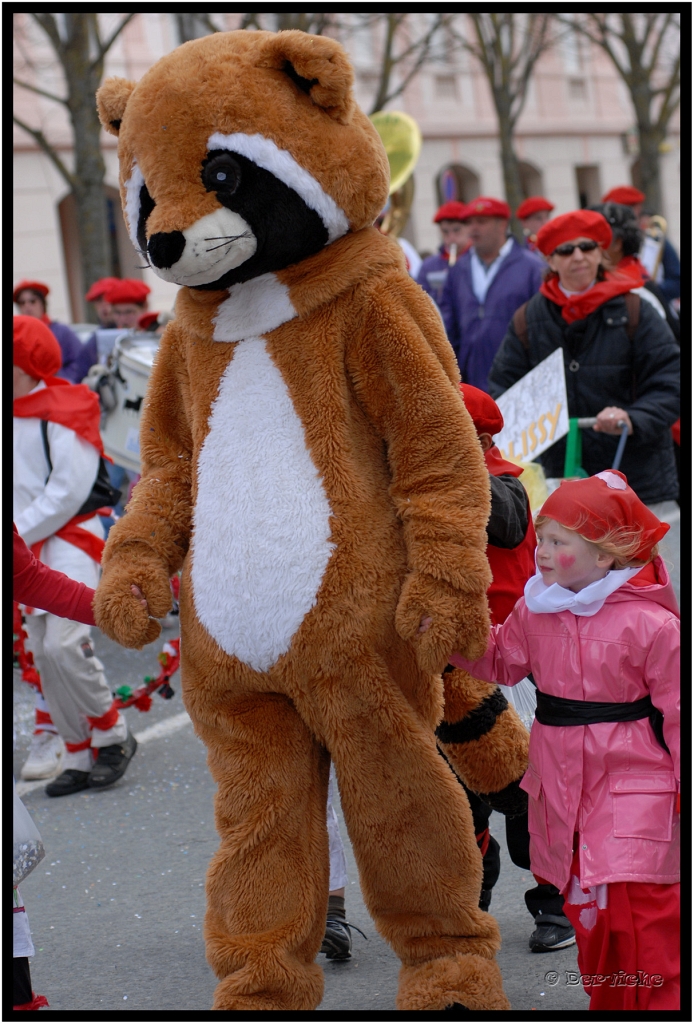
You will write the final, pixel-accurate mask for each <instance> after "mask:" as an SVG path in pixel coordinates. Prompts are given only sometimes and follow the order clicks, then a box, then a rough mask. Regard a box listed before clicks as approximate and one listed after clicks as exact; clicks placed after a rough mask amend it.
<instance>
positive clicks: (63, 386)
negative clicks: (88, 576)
mask: <svg viewBox="0 0 694 1024" xmlns="http://www.w3.org/2000/svg"><path fill="white" fill-rule="evenodd" d="M46 385H47V387H45V388H41V389H40V390H39V391H33V392H32V393H31V394H29V395H23V396H22V397H21V398H15V400H14V402H13V403H12V414H13V415H14V416H22V417H35V418H36V419H39V420H49V421H50V422H51V423H59V424H60V425H61V426H63V427H68V428H69V429H70V430H74V432H75V433H76V434H77V436H78V437H81V438H82V439H83V440H84V441H87V442H88V443H89V444H91V445H93V446H94V447H95V448H96V450H97V451H98V452H99V454H100V455H101V456H102V458H106V459H108V458H109V457H108V455H106V454H105V453H104V447H103V444H102V441H101V434H100V433H99V420H100V418H101V413H100V411H99V398H98V396H97V394H96V392H94V391H90V389H89V388H88V387H87V385H86V384H71V383H70V381H68V380H63V379H62V378H61V377H49V378H48V379H47V380H46ZM111 461H112V460H111V459H109V462H111ZM104 511H105V510H104ZM96 514H97V513H96V512H87V513H86V514H85V515H81V516H73V518H72V519H71V520H70V521H69V522H67V523H65V526H62V527H61V528H60V529H59V530H56V531H55V534H54V535H53V536H55V537H60V538H62V540H65V541H67V543H68V544H73V545H74V546H75V547H76V548H79V549H80V551H84V552H85V554H87V555H89V557H90V558H93V559H94V561H95V562H96V563H97V564H98V563H100V562H101V556H102V554H103V550H104V541H103V539H102V538H100V537H97V536H95V534H93V533H90V532H89V531H88V530H81V529H80V527H79V524H80V523H83V522H86V520H87V519H93V518H94V516H95V515H96ZM46 540H48V538H47V537H46V538H45V539H44V540H40V541H37V542H36V543H35V544H32V545H31V550H32V552H33V553H34V555H35V557H36V558H40V557H41V549H42V547H43V545H44V544H45V542H46Z"/></svg>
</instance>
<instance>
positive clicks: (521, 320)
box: [513, 295, 638, 352]
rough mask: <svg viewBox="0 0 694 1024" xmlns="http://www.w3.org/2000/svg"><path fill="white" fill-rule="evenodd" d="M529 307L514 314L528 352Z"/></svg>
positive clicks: (514, 321)
mask: <svg viewBox="0 0 694 1024" xmlns="http://www.w3.org/2000/svg"><path fill="white" fill-rule="evenodd" d="M634 298H636V299H638V295H635V296H634ZM527 305H528V303H527V302H524V303H523V305H522V306H520V307H519V308H518V309H517V310H516V312H515V313H514V314H513V329H514V331H515V332H516V335H517V337H518V340H519V341H520V343H521V345H522V346H523V348H524V349H525V351H526V352H527V351H528V348H529V344H528V318H527V316H526V312H525V310H526V307H527ZM637 322H638V315H637Z"/></svg>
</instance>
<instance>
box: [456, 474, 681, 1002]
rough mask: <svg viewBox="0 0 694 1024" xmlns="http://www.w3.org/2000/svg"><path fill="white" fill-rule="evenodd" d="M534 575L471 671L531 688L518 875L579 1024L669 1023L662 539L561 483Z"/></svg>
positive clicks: (669, 654) (670, 772) (676, 980)
mask: <svg viewBox="0 0 694 1024" xmlns="http://www.w3.org/2000/svg"><path fill="white" fill-rule="evenodd" d="M535 528H536V532H537V541H538V545H537V551H536V563H537V573H536V574H535V575H534V576H533V577H532V578H531V579H530V580H529V581H528V583H527V584H526V586H525V593H524V597H523V599H522V600H520V601H519V602H518V604H517V605H516V607H515V608H514V610H513V612H512V613H511V614H510V615H509V617H508V618H507V620H506V622H505V623H504V624H503V625H502V626H498V625H496V626H493V627H492V633H491V636H490V640H489V645H488V648H487V652H486V654H485V655H484V657H482V658H480V659H479V660H477V661H474V662H469V661H466V660H465V659H464V658H462V657H461V656H460V655H458V654H453V655H452V656H451V662H452V663H453V664H455V665H457V666H459V667H461V668H465V669H466V670H467V671H468V672H470V673H472V674H473V675H475V676H477V677H479V678H482V679H489V680H494V681H497V682H500V683H506V684H507V685H509V686H513V685H514V684H515V683H517V682H518V681H519V680H520V679H522V678H523V677H524V676H526V675H527V674H528V672H529V671H532V672H533V674H534V676H535V680H536V682H537V686H538V694H537V713H536V719H535V723H534V724H533V728H532V731H531V736H530V753H529V767H528V771H527V773H526V775H525V777H524V779H523V783H522V788H523V789H525V790H526V791H527V793H528V795H529V798H530V802H529V827H530V858H531V864H532V870H533V872H535V873H537V874H538V875H540V876H542V877H543V878H544V879H545V880H547V881H549V882H551V883H552V884H554V885H556V886H557V887H558V888H559V889H560V890H561V891H562V892H563V893H564V894H565V899H566V903H565V913H566V914H567V916H568V917H569V919H570V920H571V921H572V923H573V925H574V928H575V929H576V940H577V944H578V963H579V968H580V970H581V974H582V975H583V977H582V981H583V985H584V988H585V989H586V991H587V992H588V994H589V995H590V997H591V998H590V1008H591V1010H607V1011H609V1010H627V1011H634V1010H650V1011H656V1012H657V1011H660V1010H676V1009H679V996H680V965H679V919H680V912H679V779H680V769H679V611H678V608H677V602H676V599H675V594H674V591H673V589H672V585H671V583H670V580H669V577H668V573H667V570H666V568H665V565H664V563H663V561H662V559H661V558H660V557H659V556H658V553H657V552H658V549H657V543H658V541H659V540H660V539H661V538H662V537H663V536H664V535H665V533H666V532H667V530H668V526H667V525H666V524H665V523H661V522H659V521H658V519H657V518H656V516H654V515H653V513H652V512H650V511H649V509H648V508H647V507H646V506H645V505H644V504H643V503H642V502H641V501H640V500H639V498H638V497H637V496H636V494H635V492H634V491H633V490H632V489H631V488H630V487H629V486H628V484H627V481H626V477H625V476H624V475H623V474H622V473H619V472H616V471H614V470H605V471H603V472H602V473H598V474H597V475H596V476H593V477H589V478H588V479H586V480H576V481H566V482H564V483H563V484H562V485H561V486H560V487H559V488H558V490H557V491H555V492H554V493H553V494H552V495H550V497H549V498H548V499H547V501H546V502H545V503H544V505H543V506H542V509H541V510H540V514H539V516H538V517H537V519H536V522H535Z"/></svg>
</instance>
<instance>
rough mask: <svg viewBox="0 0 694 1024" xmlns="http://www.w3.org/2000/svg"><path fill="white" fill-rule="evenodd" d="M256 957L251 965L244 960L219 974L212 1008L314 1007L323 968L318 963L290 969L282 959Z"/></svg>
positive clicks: (320, 992)
mask: <svg viewBox="0 0 694 1024" xmlns="http://www.w3.org/2000/svg"><path fill="white" fill-rule="evenodd" d="M258 959H259V962H257V963H256V964H255V965H251V964H247V965H246V966H245V967H242V968H241V969H240V970H238V971H234V973H232V974H230V975H228V976H227V977H226V978H222V980H221V981H220V982H219V984H218V985H217V987H216V989H215V991H214V1000H213V1002H212V1009H213V1010H236V1011H244V1012H248V1011H256V1010H289V1011H295V1012H296V1011H297V1010H298V1011H306V1010H315V1009H316V1007H317V1006H318V1004H319V1003H320V1001H321V999H322V998H323V971H322V970H321V968H320V967H319V966H318V964H313V963H310V964H304V965H303V966H302V967H300V968H299V969H295V970H292V968H291V967H290V965H289V964H288V963H287V961H286V960H285V962H284V963H283V964H280V963H274V964H273V963H271V962H268V961H265V962H264V963H263V962H262V960H261V959H260V958H258ZM294 966H295V967H296V966H298V965H296V963H295V965H294ZM258 968H261V970H259V969H258Z"/></svg>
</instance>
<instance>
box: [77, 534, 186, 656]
mask: <svg viewBox="0 0 694 1024" xmlns="http://www.w3.org/2000/svg"><path fill="white" fill-rule="evenodd" d="M133 586H136V587H138V588H139V589H140V591H141V592H142V595H143V597H144V599H145V600H146V602H147V607H146V608H145V607H143V605H142V601H141V600H140V599H138V598H137V597H136V596H135V595H134V594H133V592H132V587H133ZM170 608H171V585H170V583H169V576H168V573H167V571H166V569H165V568H164V566H163V565H162V564H161V563H160V562H159V561H158V559H156V557H155V556H154V555H152V554H151V552H149V550H146V551H142V550H141V549H139V548H138V550H137V552H135V551H134V550H130V551H128V552H127V554H125V555H114V556H113V557H112V558H111V559H110V560H109V561H108V562H107V563H106V565H105V567H104V573H103V576H102V578H101V582H100V583H99V586H98V587H97V589H96V593H95V595H94V616H95V619H96V624H97V626H98V627H99V629H101V630H102V631H103V632H104V633H105V634H106V635H107V636H109V637H110V638H111V639H112V640H115V641H116V642H117V643H119V644H121V645H122V646H123V647H137V648H140V647H144V646H145V644H150V643H152V641H153V640H156V639H157V637H158V636H159V634H160V632H161V626H160V625H159V623H158V622H157V621H156V620H157V618H162V617H163V616H164V615H166V614H167V612H168V611H169V609H170Z"/></svg>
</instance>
